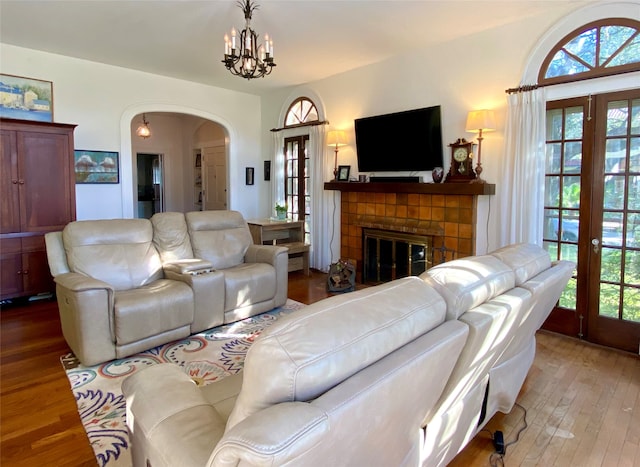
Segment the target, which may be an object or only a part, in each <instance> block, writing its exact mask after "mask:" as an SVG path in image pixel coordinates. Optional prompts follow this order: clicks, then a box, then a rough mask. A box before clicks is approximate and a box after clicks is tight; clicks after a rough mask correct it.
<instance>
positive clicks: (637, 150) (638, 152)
mask: <svg viewBox="0 0 640 467" xmlns="http://www.w3.org/2000/svg"><path fill="white" fill-rule="evenodd" d="M629 145H630V146H631V148H630V149H631V154H630V155H629V172H640V138H631V140H630V141H629Z"/></svg>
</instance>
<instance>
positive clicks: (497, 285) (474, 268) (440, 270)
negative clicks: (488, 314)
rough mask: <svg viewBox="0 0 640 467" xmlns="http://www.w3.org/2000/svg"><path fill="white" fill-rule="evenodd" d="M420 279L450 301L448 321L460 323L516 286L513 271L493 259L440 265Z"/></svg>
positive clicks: (491, 257)
mask: <svg viewBox="0 0 640 467" xmlns="http://www.w3.org/2000/svg"><path fill="white" fill-rule="evenodd" d="M420 278H421V279H423V280H424V281H425V282H427V283H428V284H430V285H431V286H433V287H434V288H435V289H436V290H437V291H438V293H439V294H440V295H442V296H443V297H444V299H445V300H446V302H447V319H458V318H459V317H460V315H462V314H463V313H464V312H466V311H468V310H470V309H472V308H474V307H476V306H478V305H480V304H481V303H484V302H486V301H487V300H490V299H491V298H493V297H495V296H496V295H500V294H501V293H503V292H504V291H506V290H509V289H512V288H513V287H514V285H515V274H514V272H513V270H511V268H510V267H508V266H507V265H506V264H504V263H503V262H502V261H500V260H498V259H497V258H495V257H493V256H470V257H468V258H462V259H456V260H454V261H449V262H447V263H444V264H439V265H438V266H434V267H432V268H431V269H429V270H427V271H425V272H423V273H422V274H421V275H420Z"/></svg>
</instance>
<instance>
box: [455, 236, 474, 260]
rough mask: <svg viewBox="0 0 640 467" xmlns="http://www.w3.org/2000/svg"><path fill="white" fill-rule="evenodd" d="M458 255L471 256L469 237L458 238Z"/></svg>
mask: <svg viewBox="0 0 640 467" xmlns="http://www.w3.org/2000/svg"><path fill="white" fill-rule="evenodd" d="M458 250H459V256H471V255H472V254H473V244H472V242H471V240H470V239H462V238H460V239H458Z"/></svg>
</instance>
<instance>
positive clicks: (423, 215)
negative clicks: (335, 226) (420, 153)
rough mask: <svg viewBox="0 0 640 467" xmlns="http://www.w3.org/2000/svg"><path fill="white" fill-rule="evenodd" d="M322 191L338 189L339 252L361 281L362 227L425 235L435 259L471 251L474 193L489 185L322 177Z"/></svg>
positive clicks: (488, 190) (482, 192)
mask: <svg viewBox="0 0 640 467" xmlns="http://www.w3.org/2000/svg"><path fill="white" fill-rule="evenodd" d="M325 190H338V191H340V192H342V197H341V203H340V240H341V247H340V256H341V258H342V259H348V260H351V261H353V262H354V263H355V265H356V277H357V280H358V281H359V282H361V281H362V264H363V258H364V250H363V235H362V233H363V230H362V229H363V228H373V229H378V230H388V231H390V232H402V233H404V234H415V235H421V236H431V237H432V247H433V262H434V263H435V264H438V263H440V262H442V261H443V260H450V259H453V258H461V257H464V256H470V255H473V254H475V237H476V211H477V209H476V205H477V199H478V195H492V194H495V185H492V184H428V183H353V182H352V183H349V182H328V183H325ZM443 247H444V248H443Z"/></svg>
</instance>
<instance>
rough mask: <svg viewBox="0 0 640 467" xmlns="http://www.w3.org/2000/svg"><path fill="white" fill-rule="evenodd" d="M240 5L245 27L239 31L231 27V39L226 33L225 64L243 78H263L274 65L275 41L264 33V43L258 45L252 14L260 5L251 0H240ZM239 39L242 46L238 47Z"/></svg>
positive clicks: (234, 73) (223, 61) (232, 72)
mask: <svg viewBox="0 0 640 467" xmlns="http://www.w3.org/2000/svg"><path fill="white" fill-rule="evenodd" d="M237 3H238V6H239V7H240V8H242V11H244V19H245V20H246V24H245V28H244V29H243V30H242V32H241V33H240V37H239V38H238V37H237V36H238V33H237V31H236V29H235V28H231V39H229V36H228V35H226V34H225V35H224V60H222V63H224V66H225V67H227V70H229V71H230V72H231V74H233V75H236V76H241V77H243V78H247V79H251V78H262V77H264V76H266V75H268V74H269V73H271V70H272V69H273V67H274V66H276V64H275V63H273V41H272V40H270V39H269V35H268V34H265V35H264V45H261V46H260V47H258V36H257V34H256V33H255V31H254V30H253V29H251V14H252V13H253V12H254V10H257V9H258V5H257V4H256V3H255V2H251V1H250V0H244V2H242V1H240V0H238V2H237ZM238 41H239V42H240V44H239V45H240V48H239V49H238Z"/></svg>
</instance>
